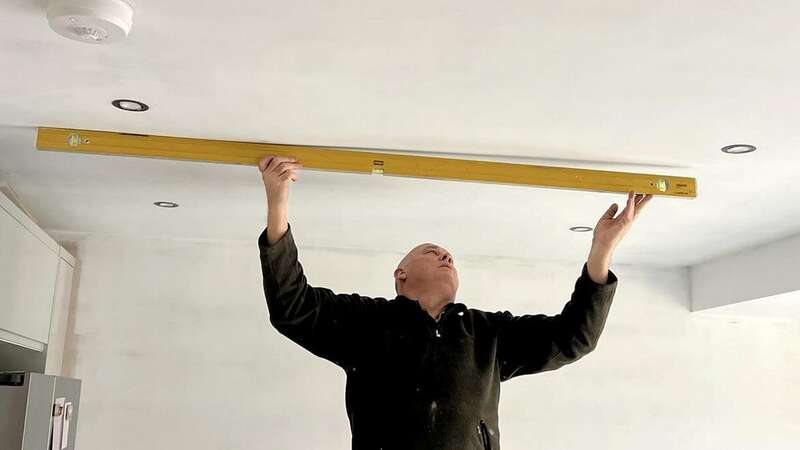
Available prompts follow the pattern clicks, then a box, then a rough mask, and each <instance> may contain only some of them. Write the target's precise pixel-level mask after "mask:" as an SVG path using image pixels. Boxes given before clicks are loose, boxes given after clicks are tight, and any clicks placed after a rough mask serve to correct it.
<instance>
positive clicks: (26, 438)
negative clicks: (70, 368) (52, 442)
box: [0, 373, 56, 450]
mask: <svg viewBox="0 0 800 450" xmlns="http://www.w3.org/2000/svg"><path fill="white" fill-rule="evenodd" d="M55 382H56V379H55V377H49V376H46V375H42V374H38V373H24V374H15V375H8V376H2V377H0V449H3V450H6V449H9V450H34V449H35V450H40V449H46V448H47V445H48V443H49V438H50V419H51V417H52V415H53V389H54V387H55Z"/></svg>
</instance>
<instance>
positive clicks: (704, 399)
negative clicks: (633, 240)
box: [65, 230, 800, 450]
mask: <svg viewBox="0 0 800 450" xmlns="http://www.w3.org/2000/svg"><path fill="white" fill-rule="evenodd" d="M259 232H260V230H253V239H252V241H249V242H198V241H194V242H192V241H175V240H135V239H130V238H119V237H102V236H91V237H88V238H85V239H84V240H82V241H80V242H79V243H78V246H77V256H78V258H79V259H80V261H81V270H80V280H79V285H78V295H77V298H76V299H75V301H74V307H73V311H72V314H73V316H72V321H71V329H70V334H69V336H68V347H67V357H66V358H65V370H66V371H67V374H68V375H71V376H75V377H78V378H81V379H82V380H83V399H82V408H81V413H82V415H81V417H80V422H79V435H78V439H79V440H78V444H79V448H80V449H81V450H107V449H115V450H133V449H137V450H138V449H144V448H147V449H174V448H186V449H188V448H191V449H194V450H201V449H230V450H233V449H248V450H249V449H253V448H264V449H303V450H307V449H344V448H349V439H350V434H349V429H348V425H347V418H346V415H345V410H344V380H345V378H344V373H343V372H342V371H341V370H340V369H338V368H337V367H335V366H334V365H332V364H330V363H328V362H327V361H324V360H321V359H317V358H316V357H314V356H313V355H311V354H310V353H308V352H306V351H305V350H303V349H302V348H300V347H297V346H296V345H294V344H293V343H291V342H290V341H289V340H288V339H286V338H284V337H283V336H281V335H280V334H278V333H277V331H275V330H274V329H272V328H271V327H270V326H269V323H268V320H267V312H266V307H265V304H264V299H263V293H262V291H261V274H260V268H259V263H258V251H257V246H256V238H257V236H258V233H259ZM296 237H297V238H298V242H301V243H302V240H301V239H300V237H299V236H296ZM587 252H588V248H587ZM401 256H402V255H400V254H366V253H359V252H337V251H332V250H320V249H310V248H304V247H302V246H301V248H300V259H301V262H302V263H303V265H304V267H305V269H306V274H307V276H308V278H309V280H310V282H311V283H312V284H316V285H320V286H327V287H330V288H332V289H334V290H336V291H339V292H359V293H361V294H363V295H371V296H391V295H393V293H394V291H393V284H392V275H391V273H392V270H393V269H394V267H395V264H396V263H397V261H398V260H399V259H400V258H401ZM459 256H460V255H455V257H456V264H457V266H458V268H459V271H460V276H461V288H460V290H459V294H460V298H459V301H461V302H463V303H466V304H467V305H468V306H470V307H476V308H480V309H487V310H503V309H508V310H510V311H512V312H514V313H517V314H522V313H535V312H544V313H548V314H553V313H556V312H558V311H559V310H560V308H561V306H562V305H563V303H564V302H565V301H566V300H567V299H568V298H569V295H570V293H571V292H572V286H573V284H574V281H575V279H576V278H577V277H578V275H579V274H580V269H581V265H582V261H578V262H575V263H574V264H567V263H557V264H556V263H546V262H541V263H539V262H533V263H531V262H529V263H524V262H520V261H516V260H503V259H491V260H481V259H477V258H460V257H459ZM612 270H613V271H614V272H615V273H616V274H617V276H618V277H619V278H620V284H619V287H618V290H617V295H616V298H615V300H614V305H613V307H612V310H611V316H610V318H609V320H608V322H607V325H606V330H605V333H604V335H603V337H602V338H601V340H600V344H599V346H598V348H597V350H596V351H595V352H594V353H592V354H590V355H588V356H587V357H585V358H584V359H582V360H580V361H578V362H576V363H575V364H573V365H570V366H567V367H564V368H562V369H560V370H557V371H554V372H549V373H544V374H539V375H534V376H528V377H520V378H517V379H514V380H511V381H509V382H507V383H503V385H502V397H501V411H500V417H501V423H500V431H501V436H502V440H501V442H502V445H503V448H504V449H506V450H514V449H536V448H542V449H545V448H547V449H551V448H552V449H559V450H568V449H576V450H577V449H581V450H583V449H585V448H599V449H614V450H622V449H637V450H638V449H642V448H648V449H721V448H725V449H787V450H788V449H794V448H796V445H797V442H798V439H800V427H798V423H800V406H799V405H800V387H798V386H800V383H798V381H800V379H798V375H797V374H798V373H800V328H799V327H798V325H797V324H796V323H791V322H782V321H774V320H763V319H741V318H740V319H737V320H736V321H731V320H730V319H728V318H725V317H715V316H712V315H710V314H707V313H699V312H695V313H690V312H689V307H688V306H689V304H688V303H689V293H688V271H687V270H658V271H656V270H648V269H644V268H634V267H628V266H617V265H613V264H612ZM756 281H757V280H756ZM526 291H531V292H534V291H535V292H536V294H535V295H534V294H531V295H526V294H524V293H525V292H526ZM731 322H735V323H731Z"/></svg>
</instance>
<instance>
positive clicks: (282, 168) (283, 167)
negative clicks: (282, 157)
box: [275, 162, 303, 175]
mask: <svg viewBox="0 0 800 450" xmlns="http://www.w3.org/2000/svg"><path fill="white" fill-rule="evenodd" d="M301 167H303V165H302V164H300V163H292V162H282V163H280V164H279V165H278V166H277V167H276V168H275V173H277V174H279V175H283V173H285V172H286V171H287V170H297V169H300V168H301Z"/></svg>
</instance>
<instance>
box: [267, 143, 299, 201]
mask: <svg viewBox="0 0 800 450" xmlns="http://www.w3.org/2000/svg"><path fill="white" fill-rule="evenodd" d="M302 167H303V165H302V164H300V163H298V162H297V159H295V158H293V157H288V156H275V155H268V156H265V157H264V158H263V159H261V161H259V162H258V169H259V170H260V171H261V179H262V180H263V181H264V188H265V189H266V190H267V201H269V202H270V203H276V204H277V203H285V202H286V201H288V199H289V180H291V181H297V173H296V172H295V171H296V170H298V169H300V168H302Z"/></svg>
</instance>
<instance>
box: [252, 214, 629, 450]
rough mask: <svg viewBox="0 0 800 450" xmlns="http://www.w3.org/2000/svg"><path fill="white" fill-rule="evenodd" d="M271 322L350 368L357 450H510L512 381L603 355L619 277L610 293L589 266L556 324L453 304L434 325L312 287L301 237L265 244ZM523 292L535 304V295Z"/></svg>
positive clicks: (410, 307) (390, 307) (409, 308)
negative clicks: (502, 404)
mask: <svg viewBox="0 0 800 450" xmlns="http://www.w3.org/2000/svg"><path fill="white" fill-rule="evenodd" d="M258 245H259V249H260V255H261V268H262V272H263V279H264V293H265V295H266V298H267V308H268V310H269V316H270V317H269V318H270V322H271V323H272V324H273V325H274V326H275V328H276V329H277V330H278V331H279V332H280V333H282V334H284V335H285V336H287V337H288V338H289V339H291V340H292V341H294V342H296V343H298V344H300V345H301V346H303V347H304V348H305V349H307V350H308V351H310V352H311V353H313V354H315V355H317V356H320V357H322V358H325V359H327V360H329V361H331V362H333V363H335V364H336V365H338V366H340V367H341V368H342V369H344V370H345V372H346V374H347V385H346V389H345V404H346V407H347V416H348V418H349V420H350V430H351V432H352V436H353V440H352V443H353V445H352V448H353V449H356V450H378V449H383V450H389V449H402V450H409V449H426V450H427V449H446V450H470V449H475V450H478V449H493V450H498V449H499V448H500V444H499V439H500V431H499V429H498V418H497V407H498V402H499V400H500V382H501V381H506V380H508V379H510V378H513V377H516V376H519V375H527V374H532V373H537V372H542V371H546V370H553V369H557V368H559V367H561V366H563V365H564V364H568V363H571V362H573V361H575V360H577V359H579V358H580V357H582V356H583V355H585V354H587V353H589V352H590V351H592V350H593V349H594V348H595V346H596V345H597V340H598V338H599V337H600V333H601V332H602V330H603V326H604V324H605V321H606V316H607V315H608V311H609V308H610V306H611V301H612V299H613V297H614V291H615V290H616V286H617V277H616V276H615V275H614V274H613V273H612V272H610V271H609V274H608V282H607V284H605V285H600V284H597V283H595V282H594V281H592V280H591V278H589V275H588V272H587V267H586V264H584V266H583V272H582V273H581V276H580V277H579V278H578V280H577V281H576V283H575V290H574V292H573V294H572V299H571V300H570V301H569V302H567V304H566V305H565V306H564V309H563V311H562V312H561V313H560V314H558V315H555V316H546V315H542V314H537V315H523V316H514V315H512V314H511V313H510V312H508V311H504V312H485V311H479V310H476V309H469V308H467V307H466V306H465V305H463V304H461V303H450V304H448V305H447V306H446V307H445V309H444V310H443V312H442V313H441V315H440V316H439V319H438V320H434V319H433V318H431V316H430V315H429V314H428V313H427V312H425V311H424V310H423V309H422V308H421V307H420V306H419V304H418V303H417V302H416V301H415V300H412V299H408V298H406V297H404V296H402V295H400V296H397V297H396V298H394V299H392V300H387V299H385V298H379V297H378V298H369V297H364V296H361V295H358V294H335V293H334V292H333V291H331V290H330V289H326V288H322V287H312V286H311V285H309V284H308V283H307V281H306V277H305V275H304V274H303V268H302V266H301V265H300V263H299V261H298V259H297V247H296V246H295V243H294V238H293V236H292V232H291V225H290V226H289V230H288V231H287V232H286V234H285V235H284V236H283V237H281V239H280V240H279V241H278V242H276V243H275V244H273V245H272V246H268V245H267V232H266V229H265V230H264V232H263V233H262V234H261V236H260V237H259V239H258ZM535 293H536V291H535V287H531V292H523V293H520V295H521V296H524V297H528V298H529V297H532V296H535Z"/></svg>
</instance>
